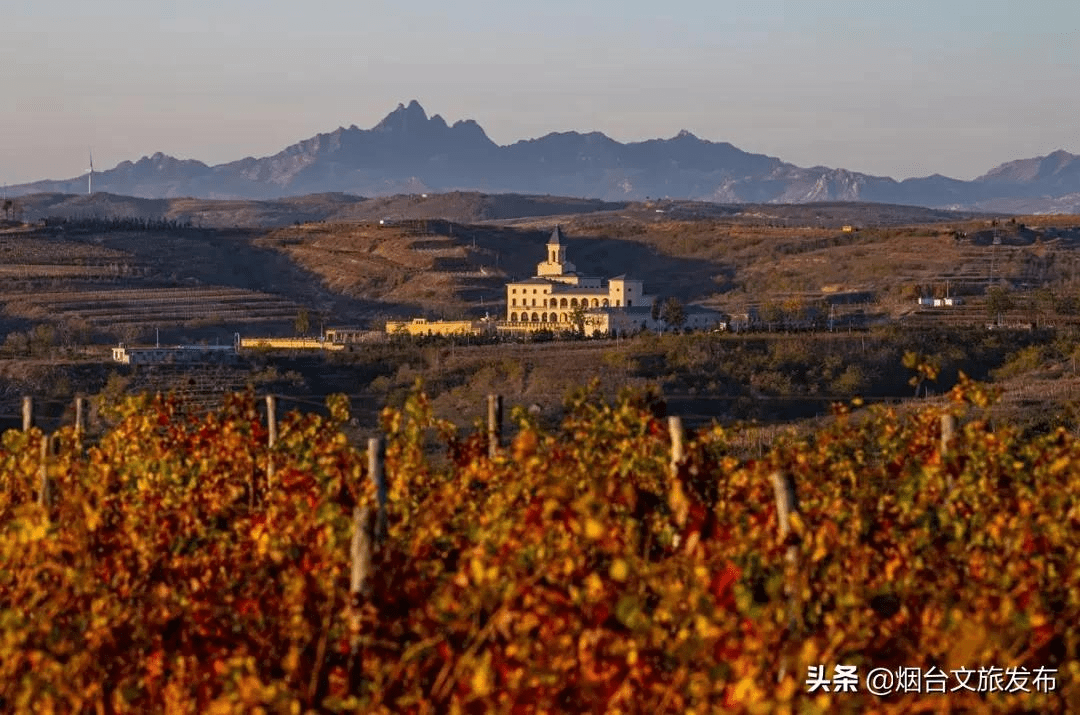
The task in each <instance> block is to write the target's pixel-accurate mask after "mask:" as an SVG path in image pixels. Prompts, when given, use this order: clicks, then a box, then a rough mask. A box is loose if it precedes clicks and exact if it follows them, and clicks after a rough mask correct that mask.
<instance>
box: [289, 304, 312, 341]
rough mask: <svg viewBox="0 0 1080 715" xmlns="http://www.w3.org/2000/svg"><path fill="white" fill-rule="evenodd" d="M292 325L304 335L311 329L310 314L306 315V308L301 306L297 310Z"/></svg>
mask: <svg viewBox="0 0 1080 715" xmlns="http://www.w3.org/2000/svg"><path fill="white" fill-rule="evenodd" d="M293 325H294V327H295V328H296V332H297V333H299V334H300V335H304V336H306V335H307V334H308V331H309V330H311V316H310V315H308V310H307V308H301V309H300V310H299V311H298V312H297V314H296V322H295V323H294V324H293Z"/></svg>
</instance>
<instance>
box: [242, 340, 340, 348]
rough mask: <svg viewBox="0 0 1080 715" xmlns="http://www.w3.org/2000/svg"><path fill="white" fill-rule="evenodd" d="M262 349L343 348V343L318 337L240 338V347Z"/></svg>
mask: <svg viewBox="0 0 1080 715" xmlns="http://www.w3.org/2000/svg"><path fill="white" fill-rule="evenodd" d="M244 348H248V349H255V350H257V349H259V348H262V349H264V350H275V349H276V350H344V349H345V346H344V345H335V344H334V343H328V342H323V341H322V340H319V339H318V338H240V349H244Z"/></svg>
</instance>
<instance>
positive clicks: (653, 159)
mask: <svg viewBox="0 0 1080 715" xmlns="http://www.w3.org/2000/svg"><path fill="white" fill-rule="evenodd" d="M93 185H94V189H95V191H104V192H110V193H113V194H122V195H127V196H135V197H142V198H175V197H196V198H213V199H226V198H246V199H273V198H281V197H288V196H300V195H305V194H313V193H325V192H339V193H347V194H354V195H357V196H389V195H394V194H402V193H408V194H418V193H425V192H446V191H458V190H460V191H483V192H492V193H524V194H552V195H557V196H581V197H589V198H597V199H604V200H607V201H627V200H641V199H645V198H649V197H652V198H662V197H670V198H680V199H693V200H699V201H711V202H717V203H810V202H821V201H863V202H880V203H891V204H907V205H913V206H925V207H930V208H945V209H963V210H982V211H996V212H1010V213H1078V212H1080V156H1077V155H1074V154H1070V153H1068V152H1066V151H1061V150H1059V151H1055V152H1053V153H1051V154H1049V155H1048V156H1043V157H1036V158H1031V159H1021V160H1018V161H1012V162H1008V163H1006V164H1002V165H1001V166H998V167H997V168H995V169H992V170H991V171H989V172H987V173H986V174H984V175H982V176H980V177H978V178H976V179H974V180H971V181H963V180H959V179H951V178H948V177H945V176H941V175H934V176H927V177H922V178H912V179H905V180H903V181H896V180H895V179H891V178H889V177H882V176H871V175H868V174H862V173H858V172H854V171H848V170H846V169H833V168H828V167H823V166H816V167H811V168H803V167H798V166H795V165H794V164H790V163H787V162H785V161H782V160H781V159H779V158H776V157H771V156H766V155H764V154H753V153H749V152H745V151H742V150H741V149H738V148H737V147H735V146H733V145H731V144H729V143H727V142H713V141H708V140H705V139H700V138H698V137H696V136H694V135H693V134H691V133H690V132H687V131H682V132H679V133H678V134H677V135H676V136H674V137H672V138H670V139H650V140H647V141H641V142H629V143H621V142H618V141H615V140H614V139H611V138H610V137H608V136H606V135H604V134H602V133H600V132H589V133H585V134H583V133H579V132H559V133H551V134H547V135H546V136H543V137H540V138H538V139H527V140H522V141H518V142H515V143H513V144H510V145H506V146H500V145H498V144H496V143H495V142H493V141H492V140H491V139H490V138H489V137H488V136H487V134H486V133H485V132H484V130H483V129H482V128H481V127H480V125H479V124H477V123H476V122H475V121H472V120H463V121H458V122H455V123H454V124H453V125H450V124H447V122H446V121H445V120H444V119H443V118H442V117H440V116H439V115H437V114H436V115H433V116H431V117H429V116H428V115H427V113H426V112H425V111H424V109H423V108H422V107H421V106H420V104H419V103H418V102H417V101H415V100H413V101H412V102H410V103H409V104H408V105H407V106H406V105H404V104H401V105H398V107H397V109H395V110H394V111H392V112H390V114H388V115H387V116H386V117H385V118H384V119H383V120H382V121H380V122H379V123H378V124H376V125H375V126H374V127H372V128H371V129H359V128H357V127H356V126H350V127H348V128H338V129H336V130H334V131H332V132H329V133H327V134H318V135H316V136H314V137H311V138H310V139H305V140H303V141H301V142H299V143H297V144H293V145H292V146H289V147H287V148H285V149H283V150H282V151H280V152H278V153H277V154H274V155H273V156H268V157H262V158H253V157H248V158H245V159H240V160H239V161H233V162H229V163H226V164H218V165H215V166H210V165H207V164H204V163H203V162H200V161H195V160H190V159H188V160H181V159H176V158H174V157H171V156H167V155H165V154H162V153H157V154H154V155H153V156H148V157H143V158H142V159H139V160H138V161H136V162H131V161H124V162H121V163H120V164H118V165H117V166H116V167H115V168H113V169H109V170H106V171H101V172H95V174H94V182H93ZM86 189H87V179H86V175H85V174H84V175H83V176H81V177H76V178H73V179H66V180H58V181H52V180H46V181H37V182H33V183H29V184H21V185H18V186H11V187H8V194H9V195H11V196H19V195H25V194H31V193H40V192H59V193H69V194H77V193H85V192H86Z"/></svg>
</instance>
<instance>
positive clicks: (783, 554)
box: [0, 380, 1080, 713]
mask: <svg viewBox="0 0 1080 715" xmlns="http://www.w3.org/2000/svg"><path fill="white" fill-rule="evenodd" d="M950 397H951V398H952V400H951V402H950V403H949V405H950V406H949V407H947V408H946V407H936V408H928V409H924V410H912V411H905V413H904V414H903V415H899V414H897V413H895V412H893V411H890V410H888V409H878V408H874V409H867V410H858V411H855V412H851V411H850V410H849V408H847V407H844V406H837V407H836V410H835V411H836V416H835V419H834V421H833V422H832V424H831V425H830V426H828V427H826V428H824V429H822V430H820V431H818V432H816V433H814V434H813V435H811V436H810V437H807V438H797V437H794V436H791V437H789V438H780V439H778V440H777V441H775V442H774V443H773V444H772V446H771V450H767V451H766V452H765V453H764V454H763V455H762V456H761V457H760V458H758V459H752V460H746V459H741V458H737V457H735V456H733V450H732V449H731V445H732V444H734V443H735V442H736V441H737V439H738V437H739V436H738V434H736V433H734V432H731V431H727V430H725V429H723V428H720V427H709V428H707V429H704V430H702V431H700V432H697V433H693V434H687V435H686V436H685V437H686V438H685V441H683V440H682V439H681V438H680V437H681V435H679V434H676V433H675V432H673V431H669V423H668V421H666V420H665V419H664V414H663V406H662V405H661V404H660V403H659V402H658V401H657V400H656V399H655V398H653V397H652V396H650V395H648V394H644V395H642V394H637V395H627V396H626V397H625V398H624V399H621V400H620V401H618V402H616V403H615V404H607V403H605V402H603V401H601V400H599V399H597V397H596V395H595V394H593V393H591V392H590V391H589V390H588V389H583V390H580V391H579V392H578V393H576V394H575V395H574V396H573V397H572V398H570V400H569V402H568V404H567V412H566V417H565V419H564V421H563V422H562V424H561V425H560V426H559V427H558V428H556V429H553V430H550V431H545V430H543V429H541V428H540V427H538V426H537V425H536V424H535V423H533V422H532V421H531V420H532V419H533V418H532V417H531V416H530V415H529V414H528V413H527V412H525V411H515V413H514V414H513V415H512V421H513V422H514V423H515V425H514V427H515V429H514V432H515V435H514V437H513V439H512V440H511V441H510V442H509V444H505V445H496V447H497V448H496V449H493V450H491V449H489V447H490V445H489V443H488V437H487V435H486V434H485V433H484V432H483V431H482V430H480V429H476V430H468V429H460V428H458V427H455V426H454V425H452V424H449V423H446V422H442V421H439V420H436V419H435V418H434V417H433V416H432V413H431V409H430V405H429V403H428V402H427V399H426V398H425V396H424V395H423V394H422V393H420V392H419V390H417V391H416V392H414V394H413V395H412V397H410V399H409V400H408V401H407V402H406V404H405V406H404V408H403V409H402V410H400V411H397V410H392V409H389V408H388V409H386V410H385V411H384V412H383V414H382V418H381V425H380V426H381V430H382V432H383V434H384V435H385V441H384V444H385V453H384V455H382V454H380V452H381V450H375V451H373V452H372V453H371V454H365V453H364V452H363V451H360V450H358V449H357V448H356V447H354V446H352V445H350V444H349V442H348V440H347V439H346V437H345V436H344V434H343V432H342V427H343V426H344V425H345V424H346V422H347V421H348V419H349V415H348V414H347V408H346V404H347V402H346V401H345V400H344V399H336V398H330V399H329V400H328V404H327V412H328V415H329V416H327V417H322V416H318V415H313V414H300V413H291V414H289V415H288V416H287V417H285V418H284V419H283V420H281V421H279V422H277V423H275V424H274V427H273V432H274V434H273V439H271V433H270V429H271V428H270V426H269V425H268V424H267V422H266V416H265V415H264V414H262V413H261V411H260V409H259V408H258V406H257V405H256V402H255V400H254V398H253V397H252V396H251V395H250V394H247V395H243V394H238V395H234V396H232V397H231V398H229V399H228V400H227V401H226V404H225V406H224V407H223V408H222V409H221V410H219V411H216V412H213V413H199V412H198V411H196V410H194V409H189V408H187V407H185V406H184V405H183V404H181V403H179V402H178V401H176V400H175V399H172V398H161V397H156V398H150V397H140V398H134V399H132V400H130V401H128V402H126V403H123V404H122V405H120V406H119V407H118V408H116V410H115V412H114V413H112V414H111V419H112V420H113V424H114V426H113V427H112V428H111V429H110V430H109V431H108V432H107V433H106V434H105V435H104V436H103V437H102V438H101V439H100V440H99V441H97V442H96V443H95V444H92V445H88V444H83V443H82V439H81V435H79V434H76V433H74V432H73V431H72V430H70V429H64V430H61V431H59V432H57V433H56V434H55V435H53V436H52V437H50V438H49V439H48V441H45V440H46V437H45V436H44V435H42V434H41V433H40V432H39V431H37V430H36V429H31V430H29V431H27V432H17V431H9V432H7V433H6V434H5V435H4V436H3V443H2V447H0V710H5V711H20V712H49V711H60V712H68V711H72V712H84V711H85V712H146V711H167V712H192V713H195V712H256V711H260V709H262V711H272V712H302V711H305V710H309V709H311V710H316V711H323V712H345V711H347V712H354V711H363V712H414V713H425V712H515V713H517V712H521V713H525V712H649V713H664V712H669V713H688V712H715V711H718V710H721V709H725V710H732V711H742V712H761V713H772V712H815V713H825V712H834V711H836V712H863V711H866V710H871V709H873V710H875V711H877V712H885V713H912V712H936V711H940V710H945V709H950V710H956V711H977V712H1017V711H1026V712H1066V711H1072V712H1077V711H1080V677H1078V676H1080V573H1078V571H1077V564H1078V563H1080V549H1078V546H1080V440H1078V439H1077V438H1076V437H1074V436H1073V435H1071V434H1069V433H1067V432H1065V431H1057V432H1054V433H1051V434H1047V435H1045V436H1041V437H1036V438H1030V437H1025V438H1021V437H1020V436H1018V433H1017V432H1015V431H1013V430H1011V429H1010V428H1009V427H1007V426H1002V425H997V426H996V427H995V428H994V429H991V428H990V427H989V425H988V424H987V422H986V420H985V414H986V410H987V409H988V406H989V405H990V403H991V402H992V396H991V395H988V394H987V392H986V391H985V388H983V387H981V386H979V385H977V384H974V383H972V382H969V381H966V380H964V381H962V382H961V384H960V385H959V386H958V387H957V388H956V389H954V390H953V392H952V393H951V395H950ZM946 412H947V413H948V414H950V415H954V416H955V417H956V418H958V421H957V422H956V424H957V426H956V428H955V432H954V433H952V434H951V435H950V434H949V431H950V430H948V429H946V428H945V425H946V424H949V425H952V424H953V422H952V421H951V420H950V419H948V418H946V419H943V413H946ZM950 429H951V427H950ZM943 431H944V432H945V434H942V432H943ZM43 443H44V446H43ZM271 443H272V446H270V445H271ZM433 445H434V446H437V449H433ZM380 456H384V459H383V460H381V461H380V460H379V459H375V458H373V457H380ZM369 465H371V466H369ZM373 471H375V472H381V473H382V474H381V475H377V474H373V473H372V472H373ZM373 477H375V478H373ZM380 479H381V480H384V481H381V483H382V484H384V485H385V493H384V494H383V495H382V496H380V494H379V491H378V490H377V489H376V487H375V482H376V481H380ZM792 492H794V493H792ZM374 515H377V516H374ZM369 517H370V518H369ZM821 666H823V668H821V669H820V670H819V667H821ZM834 666H843V667H845V668H848V669H849V670H852V669H855V670H857V672H858V674H859V677H858V678H857V679H856V682H855V683H854V684H853V686H852V685H851V684H849V686H847V687H841V684H840V677H839V674H840V673H841V672H842V671H841V668H840V667H837V668H835V672H836V673H837V679H836V680H834V681H833V684H834V687H832V688H829V686H828V685H827V684H826V685H825V687H824V688H823V687H820V685H821V683H820V676H821V673H822V672H825V673H827V675H829V676H831V675H832V673H833V672H834ZM873 668H882V669H889V670H890V671H892V672H896V671H897V669H900V668H910V669H920V670H921V671H923V672H927V673H929V672H932V671H934V670H937V671H938V672H944V673H949V672H952V673H957V672H958V671H960V672H964V671H970V672H971V673H975V672H978V673H980V675H979V681H980V685H979V687H978V688H977V689H976V681H975V680H972V682H971V687H969V688H967V689H965V688H961V687H955V688H954V687H953V686H955V685H956V681H955V680H952V681H950V682H949V691H947V692H944V693H941V692H933V691H930V692H928V690H929V689H928V688H924V687H919V686H915V687H912V686H911V683H908V687H907V688H906V689H905V688H900V687H897V688H896V689H895V691H894V692H893V694H890V695H873V694H871V692H869V689H868V682H867V681H866V680H864V676H866V675H867V674H868V673H869V672H870V671H871V669H873ZM993 669H997V670H993ZM984 672H989V673H990V677H988V678H987V679H985V680H983V679H982V673H984ZM994 673H998V675H997V676H996V677H994ZM1025 673H1026V674H1030V676H1031V677H1029V678H1025V677H1023V675H1022V674H1025ZM1036 674H1041V675H1038V676H1036ZM1002 675H1005V676H1006V677H1002ZM928 682H929V681H928ZM1014 686H1015V687H1014ZM811 690H813V691H814V692H810V691H811ZM851 690H853V692H851Z"/></svg>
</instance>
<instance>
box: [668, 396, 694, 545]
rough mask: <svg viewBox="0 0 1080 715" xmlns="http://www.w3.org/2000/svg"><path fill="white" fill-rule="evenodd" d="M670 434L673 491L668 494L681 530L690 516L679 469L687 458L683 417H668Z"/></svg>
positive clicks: (669, 467) (688, 503)
mask: <svg viewBox="0 0 1080 715" xmlns="http://www.w3.org/2000/svg"><path fill="white" fill-rule="evenodd" d="M668 432H670V433H671V464H670V465H669V466H668V471H669V473H670V475H671V479H670V482H671V491H670V492H669V493H668V506H670V507H671V513H672V515H673V516H674V517H675V523H676V524H677V525H678V526H679V528H680V529H681V528H683V527H684V526H686V519H687V517H688V516H689V515H690V501H689V500H688V499H687V498H686V492H685V491H684V490H683V488H682V482H680V481H679V467H680V466H681V465H682V463H683V460H684V459H685V458H686V454H685V449H684V445H683V436H684V435H683V424H682V418H681V417H675V416H670V417H668Z"/></svg>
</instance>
